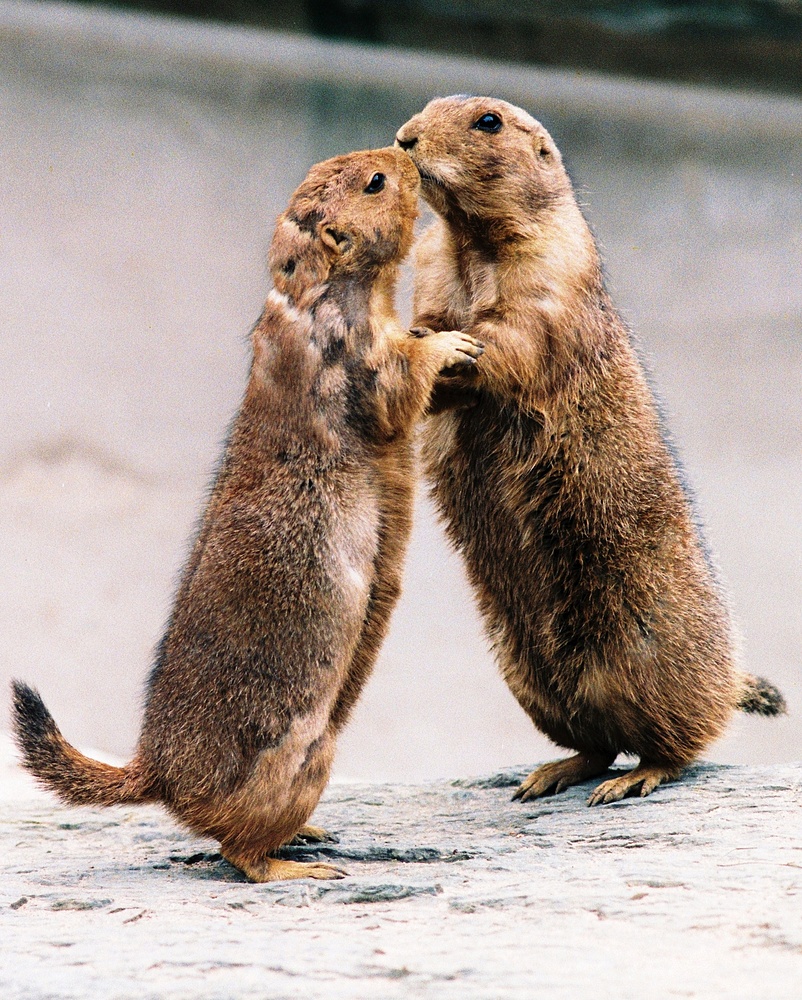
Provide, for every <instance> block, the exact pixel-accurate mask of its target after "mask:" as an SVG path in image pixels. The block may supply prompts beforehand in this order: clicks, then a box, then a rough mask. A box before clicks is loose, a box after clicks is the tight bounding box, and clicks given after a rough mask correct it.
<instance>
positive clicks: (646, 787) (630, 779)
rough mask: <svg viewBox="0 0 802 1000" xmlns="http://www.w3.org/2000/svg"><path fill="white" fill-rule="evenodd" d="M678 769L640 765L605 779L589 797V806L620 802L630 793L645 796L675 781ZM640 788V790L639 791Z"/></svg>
mask: <svg viewBox="0 0 802 1000" xmlns="http://www.w3.org/2000/svg"><path fill="white" fill-rule="evenodd" d="M677 773H678V772H676V771H671V770H668V769H665V768H661V767H649V766H643V765H639V766H638V767H636V768H635V769H634V770H632V771H627V773H626V774H622V775H621V776H620V777H619V778H611V779H610V780H609V781H603V782H602V783H601V784H600V785H599V786H598V788H595V789H594V790H593V792H592V793H591V795H590V797H589V798H588V805H589V806H606V805H609V804H610V803H611V802H620V801H621V799H623V798H626V796H628V795H637V794H639V795H640V797H641V798H644V797H645V796H647V795H651V793H652V792H653V791H654V790H655V788H657V786H658V785H662V784H663V783H664V782H666V781H673V780H674V779H675V778H676V777H677ZM639 789H640V791H638V790H639Z"/></svg>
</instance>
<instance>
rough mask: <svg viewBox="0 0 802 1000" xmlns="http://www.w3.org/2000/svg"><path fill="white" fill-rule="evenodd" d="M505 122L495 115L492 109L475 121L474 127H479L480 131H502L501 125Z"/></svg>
mask: <svg viewBox="0 0 802 1000" xmlns="http://www.w3.org/2000/svg"><path fill="white" fill-rule="evenodd" d="M503 124H504V122H502V120H501V119H500V118H499V116H498V115H494V114H493V112H492V111H488V112H487V114H486V115H482V117H481V118H478V119H477V120H476V121H475V122H474V123H473V127H474V128H475V129H478V130H479V131H480V132H500V131H501V126H502V125H503Z"/></svg>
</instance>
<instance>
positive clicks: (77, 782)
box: [11, 681, 148, 806]
mask: <svg viewBox="0 0 802 1000" xmlns="http://www.w3.org/2000/svg"><path fill="white" fill-rule="evenodd" d="M11 686H12V688H13V692H14V710H13V712H14V714H13V724H14V736H15V738H16V741H17V746H18V747H19V749H20V752H21V753H22V763H23V764H24V766H25V768H26V769H27V770H28V771H30V772H31V774H32V775H33V776H34V777H35V778H36V779H37V780H38V781H39V782H40V784H42V785H44V786H45V788H48V789H49V790H50V791H52V792H55V793H56V795H58V796H59V798H61V799H63V800H64V801H65V802H68V803H70V804H71V805H101V806H111V805H116V804H117V803H120V802H142V801H145V799H146V798H147V797H148V796H146V795H145V794H143V793H144V789H142V788H141V786H140V782H139V781H138V780H137V779H136V777H135V776H134V775H133V774H132V773H131V769H130V768H128V767H112V765H111V764H101V763H100V761H97V760H92V759H91V758H90V757H86V756H84V754H82V753H81V752H80V751H79V750H76V749H75V747H72V746H70V744H69V743H68V742H67V741H66V740H65V739H64V737H63V736H62V735H61V733H60V732H59V728H58V726H57V725H56V723H55V721H54V719H53V716H52V715H51V714H50V712H48V710H47V708H46V707H45V703H44V702H43V701H42V699H41V697H40V696H39V693H38V692H37V691H34V690H33V688H30V687H28V685H27V684H22V683H21V682H20V681H12V682H11Z"/></svg>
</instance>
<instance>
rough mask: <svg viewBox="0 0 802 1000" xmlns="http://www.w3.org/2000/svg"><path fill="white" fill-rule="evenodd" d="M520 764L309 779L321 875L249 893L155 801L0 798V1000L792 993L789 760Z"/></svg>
mask: <svg viewBox="0 0 802 1000" xmlns="http://www.w3.org/2000/svg"><path fill="white" fill-rule="evenodd" d="M525 773H526V770H525V769H523V768H521V769H517V770H514V771H513V770H511V771H506V772H503V773H501V774H496V775H492V776H489V777H485V778H479V779H475V780H457V781H452V782H437V783H432V784H427V785H420V786H399V785H393V786H391V785H350V784H340V785H333V786H331V787H330V788H329V790H328V791H327V793H326V796H325V797H324V800H323V802H322V803H321V805H320V807H319V809H318V811H317V813H316V815H315V818H314V821H315V822H317V823H320V824H322V825H324V826H326V827H327V828H328V829H329V830H330V831H331V832H332V833H334V834H335V835H336V836H337V837H338V843H329V844H324V845H320V846H318V847H316V846H305V847H297V848H287V854H288V855H289V856H293V857H297V858H300V859H307V858H325V859H327V860H328V859H331V860H333V861H334V862H335V863H337V864H339V865H340V866H342V867H344V868H347V870H348V871H349V873H350V876H349V878H347V879H344V880H342V881H338V882H311V881H309V882H293V883H278V884H273V885H252V884H250V883H247V882H244V881H243V879H242V876H241V875H240V874H239V873H238V872H237V871H236V870H235V869H233V868H232V867H230V866H229V865H228V864H227V863H226V862H225V861H223V860H222V859H221V858H220V855H219V854H218V853H217V851H216V849H215V845H214V844H213V843H212V842H210V841H204V840H199V839H197V838H194V837H192V836H190V835H188V834H186V833H185V832H184V831H182V830H180V829H179V828H177V827H176V826H175V825H174V824H173V823H172V821H171V820H170V819H169V818H168V817H167V816H166V815H165V814H164V813H163V812H162V811H161V810H159V809H157V808H151V807H147V808H123V807H118V808H115V809H107V810H100V809H67V808H64V807H61V806H58V805H53V804H51V803H50V802H49V801H45V800H42V799H39V800H36V799H33V800H28V801H23V800H16V801H13V800H12V801H6V802H4V803H2V808H3V814H2V815H3V820H2V826H1V827H0V830H1V831H2V846H3V850H2V857H3V864H2V881H0V886H1V887H2V888H0V937H1V938H2V941H3V961H2V963H0V994H2V996H3V997H4V998H6V1000H14V998H26V1000H28V998H34V997H36V998H43V997H59V998H75V1000H78V998H87V997H102V998H110V997H114V998H129V997H130V998H132V1000H133V998H136V1000H145V998H154V1000H156V998H158V1000H171V998H179V997H208V998H221V1000H222V998H230V997H237V998H241V997H260V998H264V997H268V996H269V997H270V998H271V1000H278V998H295V997H298V998H304V1000H308V998H316V997H321V998H330V997H337V998H343V1000H363V998H364V1000H377V998H381V1000H384V998H388V1000H391V998H402V997H404V998H406V997H431V998H437V1000H450V998H460V1000H470V998H473V997H483V998H487V1000H501V998H508V997H515V998H518V997H520V998H522V1000H523V998H526V1000H531V998H533V997H548V998H549V1000H560V998H563V997H564V998H576V997H578V996H593V997H594V998H599V997H611V998H613V997H615V998H616V1000H619V998H627V997H632V998H633V1000H634V998H637V1000H642V998H644V997H664V996H665V997H670V996H699V997H703V998H705V1000H711V998H716V997H727V998H733V997H744V998H749V1000H759V998H764V997H765V998H766V1000H769V998H770V1000H782V998H786V997H787V998H789V1000H790V998H792V997H793V998H798V997H799V996H800V988H801V987H800V984H801V983H802V837H800V829H801V827H800V814H801V813H802V810H801V809H800V807H801V806H802V764H793V765H785V766H774V767H766V768H752V767H722V766H711V765H701V766H698V767H695V768H693V769H691V770H690V771H689V772H688V773H687V775H686V776H685V778H684V779H683V780H682V781H681V782H678V783H677V784H675V785H671V786H667V787H665V788H662V789H660V790H658V791H657V792H656V793H655V794H654V795H652V796H651V797H650V798H648V799H645V800H640V799H627V800H624V801H623V802H620V803H615V804H614V805H610V806H605V807H601V808H596V809H588V808H587V807H586V806H585V799H586V798H587V795H588V792H589V789H590V788H591V787H592V783H590V784H588V785H584V786H580V787H578V788H574V789H571V790H570V791H569V792H567V793H564V794H563V795H560V796H557V797H554V798H549V799H544V800H541V801H539V802H535V803H526V804H524V805H521V804H519V803H513V802H511V801H510V794H511V790H512V788H513V787H514V786H515V785H516V784H517V783H518V781H519V780H520V779H521V778H522V777H523V776H524V774H525Z"/></svg>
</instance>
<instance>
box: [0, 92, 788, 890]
mask: <svg viewBox="0 0 802 1000" xmlns="http://www.w3.org/2000/svg"><path fill="white" fill-rule="evenodd" d="M419 190H420V191H421V193H422V195H423V197H424V198H425V199H426V201H427V202H428V203H429V204H430V206H431V207H432V208H433V209H434V211H435V213H436V214H437V216H438V219H437V220H436V222H435V223H434V224H433V226H432V227H431V228H430V229H429V230H428V231H427V232H426V233H425V234H424V236H423V237H422V239H421V241H420V243H419V246H418V249H417V254H416V263H417V285H416V291H415V323H416V327H415V328H413V330H411V331H407V330H404V329H402V328H401V327H400V326H399V324H398V321H397V319H396V316H395V312H394V305H393V296H394V292H395V285H396V279H397V273H398V267H399V264H400V263H401V261H402V260H403V259H404V257H405V256H406V254H407V253H408V252H409V249H410V247H411V244H412V238H413V237H412V229H413V223H414V220H415V218H416V216H417V196H418V193H419ZM270 265H271V271H272V274H273V279H274V284H275V288H274V290H273V291H272V292H271V293H270V295H269V296H268V299H267V304H266V306H265V309H264V312H263V314H262V316H261V318H260V320H259V322H258V323H257V325H256V327H255V329H254V332H253V364H252V368H251V373H250V378H249V382H248V387H247V390H246V394H245V399H244V401H243V404H242V408H241V410H240V413H239V415H238V418H237V420H236V422H235V424H234V427H233V430H232V434H231V437H230V440H229V442H228V445H227V447H226V451H225V455H224V458H223V462H222V465H221V469H220V472H219V474H218V477H217V481H216V483H215V486H214V490H213V492H212V495H211V498H210V500H209V504H208V507H207V510H206V514H205V518H204V520H203V523H202V526H201V529H200V532H199V534H198V537H197V540H196V542H195V545H194V548H193V550H192V553H191V556H190V559H189V562H188V566H187V568H186V570H185V572H184V575H183V578H182V582H181V584H180V587H179V590H178V594H177V597H176V601H175V607H174V610H173V614H172V617H171V620H170V623H169V625H168V629H167V632H166V635H165V637H164V640H163V641H162V644H161V646H160V648H159V653H158V658H157V662H156V666H155V668H154V670H153V672H152V674H151V677H150V681H149V686H148V699H147V705H146V710H145V718H144V724H143V729H142V734H141V737H140V741H139V745H138V747H137V751H136V754H135V756H134V758H133V760H132V761H131V763H130V764H129V765H128V766H126V767H124V768H112V767H108V766H106V765H102V764H99V763H97V762H95V761H91V760H89V759H87V758H86V757H84V756H82V755H81V754H79V753H78V752H77V751H76V750H75V749H74V748H72V747H71V746H70V745H69V744H68V743H67V742H66V741H65V740H64V738H63V737H62V736H61V734H60V733H59V731H58V728H57V727H56V725H55V723H54V721H53V719H52V717H51V716H50V714H49V713H48V711H47V709H46V708H45V706H44V704H43V703H42V701H41V699H40V698H39V696H38V695H37V694H36V693H35V692H34V691H32V690H31V689H30V688H28V687H26V686H25V685H23V684H16V685H15V708H16V718H15V721H16V729H17V734H18V739H19V743H20V746H21V749H22V752H23V756H24V760H25V763H26V765H27V766H28V768H29V769H30V770H31V771H32V772H33V773H34V774H35V775H37V777H39V778H40V780H41V781H43V782H44V783H45V784H46V785H47V786H48V787H50V788H51V789H53V790H55V791H56V792H57V793H58V794H60V795H61V797H62V798H64V799H66V800H67V801H70V802H74V803H83V802H85V803H102V804H111V803H116V802H134V801H160V802H163V803H164V804H165V805H166V806H167V807H168V808H169V809H170V810H171V811H172V812H173V813H174V815H176V816H177V817H178V818H179V819H180V820H182V821H183V822H184V823H186V824H187V825H188V826H190V827H191V828H192V829H194V830H196V831H198V832H200V833H203V834H207V835H211V836H213V837H215V838H216V839H218V840H219V841H220V844H221V847H222V851H223V854H224V856H225V857H226V858H228V859H229V860H230V861H231V862H232V863H233V864H234V865H236V866H237V867H239V868H240V869H241V870H242V871H243V872H245V874H246V875H248V877H250V878H251V879H254V880H258V881H267V880H274V879H281V878H296V877H304V876H312V877H317V878H332V877H338V876H339V875H341V874H342V873H341V872H340V871H339V870H337V869H335V868H333V867H331V866H329V865H323V864H312V865H306V864H299V863H297V862H292V861H287V860H280V859H277V858H276V857H274V856H273V855H274V853H275V851H276V849H277V848H278V847H280V846H281V845H282V844H284V843H287V842H288V841H290V840H291V839H292V838H293V837H295V836H296V835H301V836H307V837H312V838H314V837H320V836H323V835H324V834H323V832H322V831H319V830H317V829H316V828H313V827H308V826H306V825H305V824H306V822H307V820H308V818H309V817H310V816H311V814H312V811H313V809H314V807H315V805H316V804H317V801H318V799H319V797H320V795H321V793H322V791H323V788H324V787H325V784H326V782H327V779H328V775H329V770H330V766H331V761H332V757H333V753H334V746H335V739H336V735H337V733H338V731H339V730H340V729H341V728H342V726H343V725H344V723H345V722H346V720H347V718H348V716H349V713H350V711H351V708H352V706H353V705H354V703H355V701H356V699H357V697H358V696H359V693H360V691H361V688H362V686H363V684H364V682H365V680H366V678H367V676H368V674H369V673H370V670H371V668H372V666H373V664H374V662H375V659H376V656H377V654H378V651H379V647H380V645H381V642H382V639H383V638H384V636H385V634H386V631H387V627H388V622H389V618H390V614H391V612H392V609H393V606H394V604H395V602H396V600H397V598H398V595H399V588H400V579H401V567H402V561H403V557H404V553H405V549H406V544H407V540H408V537H409V532H410V526H411V511H412V500H413V492H414V464H413V454H412V436H413V432H414V430H415V427H416V424H417V423H418V422H419V420H420V419H421V418H422V417H423V416H424V414H425V413H426V412H427V411H428V413H429V416H428V419H427V420H426V421H425V423H424V430H423V457H424V464H425V469H426V472H427V475H428V477H429V480H430V483H431V485H432V491H433V495H434V497H435V500H436V502H437V504H438V506H439V508H440V512H441V514H442V516H443V519H444V521H445V523H446V527H447V531H448V533H449V536H450V538H451V540H452V542H453V544H454V545H455V546H456V547H457V548H458V549H459V551H460V552H461V553H462V555H463V557H464V559H465V563H466V566H467V569H468V573H469V576H470V579H471V582H472V584H473V586H474V588H475V590H476V593H477V596H478V601H479V606H480V609H481V612H482V614H483V616H484V620H485V625H486V627H487V630H488V633H489V635H490V637H491V639H492V641H493V644H494V647H495V649H496V652H497V655H498V658H499V662H500V665H501V669H502V672H503V675H504V677H505V679H506V680H507V682H508V684H509V685H510V687H511V689H512V691H513V693H514V694H515V696H516V698H517V699H518V701H519V702H520V704H521V706H522V707H523V708H524V710H525V711H526V712H527V713H528V714H529V716H530V717H531V718H532V720H533V722H534V723H535V725H536V726H538V728H540V729H541V730H542V731H543V732H545V733H546V734H547V735H549V736H550V737H551V738H552V739H553V740H554V741H555V742H556V743H557V744H559V745H561V746H563V747H566V748H568V749H571V750H573V751H575V753H574V755H573V756H571V757H569V758H567V759H565V760H561V761H557V762H554V763H551V764H546V765H544V766H542V767H540V768H538V769H537V770H536V771H534V772H533V774H532V775H530V776H529V777H528V778H527V779H526V781H525V782H524V783H523V784H522V786H521V788H520V789H519V790H518V792H517V796H518V797H521V798H531V797H535V796H540V795H544V794H546V793H548V792H550V791H561V790H562V789H564V788H566V787H568V786H569V785H572V784H575V783H578V782H581V781H584V780H586V779H588V778H591V777H594V776H596V775H600V774H602V773H603V772H604V771H605V770H606V769H607V768H608V767H609V765H610V764H611V763H612V762H613V761H614V759H615V758H616V756H617V755H618V754H619V753H622V752H624V753H632V754H636V755H638V756H639V758H640V763H639V764H638V766H637V767H636V768H635V769H634V770H632V771H630V772H628V773H625V774H623V775H622V776H619V777H616V778H614V779H612V780H609V781H605V782H604V783H603V784H601V785H600V786H599V787H598V788H597V789H596V790H595V791H594V792H593V794H592V795H591V798H590V803H591V804H596V803H602V802H611V801H615V800H616V799H620V798H621V797H623V796H624V795H626V794H628V793H631V792H633V791H637V790H640V793H641V794H642V795H646V794H648V793H649V792H651V791H652V790H653V789H654V788H655V787H656V786H657V785H658V784H660V782H662V781H667V780H670V779H672V778H674V777H676V776H677V774H678V773H679V772H680V770H681V769H682V767H683V766H684V765H686V764H688V763H689V762H690V761H692V760H693V759H694V758H696V757H697V756H698V755H699V753H700V752H701V751H702V750H703V748H704V747H705V746H706V745H707V744H708V743H709V742H710V741H712V740H713V739H715V738H716V737H717V736H718V735H719V734H720V733H721V732H722V730H723V728H724V726H725V725H726V722H727V720H728V718H729V716H730V714H731V713H732V712H733V710H734V709H736V708H742V709H745V710H747V711H762V712H764V713H766V714H776V713H777V712H778V711H781V710H782V709H783V702H782V697H781V695H780V694H779V692H777V691H776V689H775V688H773V687H772V686H771V685H770V684H768V682H765V681H762V680H760V679H757V678H753V677H750V676H748V675H745V674H743V673H741V672H740V671H739V670H738V669H737V668H736V667H735V665H734V662H733V652H732V641H731V637H730V625H729V621H728V615H727V611H726V609H725V607H724V605H723V603H722V600H721V597H720V594H719V589H718V587H717V585H716V581H715V578H714V574H713V571H712V570H711V567H710V564H709V560H708V558H707V555H706V552H705V549H704V546H703V543H702V542H701V540H700V538H699V535H698V531H697V529H696V527H695V525H694V520H693V515H692V510H691V506H690V504H689V501H688V498H687V496H686V493H685V490H684V489H683V486H682V482H681V478H680V475H679V472H678V469H677V466H676V464H675V461H674V460H673V458H672V455H671V453H670V450H669V448H668V447H667V445H666V441H665V437H664V434H663V431H662V429H661V427H660V423H659V419H658V415H657V412H656V408H655V405H654V401H653V399H652V396H651V393H650V391H649V388H648V386H647V383H646V381H645V379H644V376H643V372H642V370H641V367H640V365H639V363H638V361H637V359H636V356H635V354H634V352H633V350H632V347H631V345H630V340H629V336H628V334H627V331H626V330H625V328H624V327H623V325H622V323H621V321H620V320H619V318H618V316H617V315H616V313H615V310H614V308H613V306H612V304H611V302H610V300H609V298H608V296H607V293H606V292H605V290H604V286H603V282H602V277H601V271H600V264H599V257H598V253H597V250H596V247H595V245H594V241H593V239H592V237H591V234H590V232H589V229H588V227H587V224H586V223H585V220H584V219H583V217H582V215H581V213H580V211H579V208H578V207H577V204H576V200H575V198H574V195H573V191H572V188H571V184H570V181H569V179H568V176H567V174H566V172H565V170H564V168H563V166H562V161H561V157H560V154H559V152H558V150H557V149H556V147H555V145H554V143H553V141H552V139H551V137H550V136H549V135H548V133H547V132H546V131H545V129H544V128H543V127H542V126H541V125H540V124H539V123H538V122H537V121H535V120H534V119H533V118H531V117H530V116H529V115H528V114H527V113H526V112H524V111H522V110H520V109H519V108H515V107H513V106H512V105H509V104H507V103H505V102H503V101H499V100H495V99H491V98H478V97H472V98H468V97H461V96H460V97H451V98H445V99H440V100H435V101H432V102H431V103H430V104H429V105H428V106H427V107H426V108H425V109H424V110H423V111H422V112H421V113H420V114H418V115H416V116H415V117H413V118H412V119H411V120H410V121H409V122H407V124H406V125H404V126H403V127H402V128H401V130H400V131H399V132H398V135H397V139H396V148H393V149H384V150H374V151H368V152H361V153H353V154H350V155H348V156H342V157H336V158H334V159H332V160H328V161H326V162H324V163H321V164H318V165H317V166H315V167H313V168H312V170H311V171H310V173H309V175H308V177H307V178H306V180H305V181H304V183H303V184H302V185H301V186H300V187H299V188H298V190H297V191H296V192H295V194H294V195H293V197H292V199H291V202H290V205H289V207H288V209H287V211H286V212H285V213H284V214H283V215H282V216H281V217H280V218H279V220H278V224H277V227H276V233H275V236H274V239H273V244H272V248H271V252H270Z"/></svg>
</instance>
